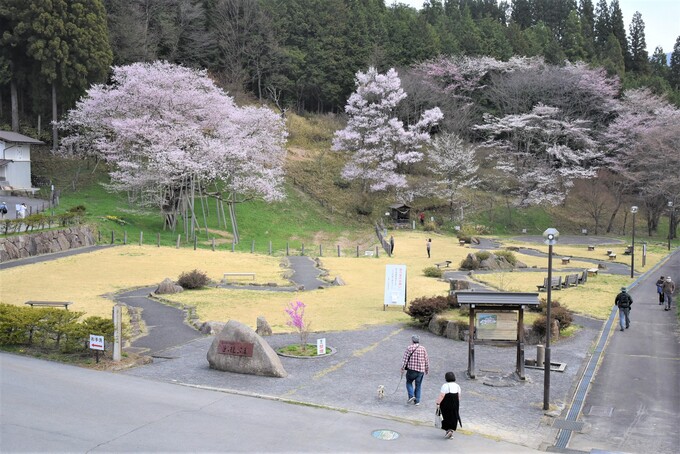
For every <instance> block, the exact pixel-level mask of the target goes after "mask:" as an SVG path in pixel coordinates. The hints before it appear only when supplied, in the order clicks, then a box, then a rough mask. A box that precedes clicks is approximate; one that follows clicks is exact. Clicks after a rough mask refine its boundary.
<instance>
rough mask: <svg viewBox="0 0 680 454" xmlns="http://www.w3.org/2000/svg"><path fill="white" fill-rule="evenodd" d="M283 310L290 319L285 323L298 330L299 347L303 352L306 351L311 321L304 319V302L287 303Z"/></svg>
mask: <svg viewBox="0 0 680 454" xmlns="http://www.w3.org/2000/svg"><path fill="white" fill-rule="evenodd" d="M284 310H285V311H286V314H288V317H290V320H288V321H287V322H286V325H288V326H290V327H292V328H295V329H296V330H297V331H298V334H300V348H301V349H302V351H303V352H304V351H306V350H307V338H308V337H309V326H310V325H311V322H308V321H305V303H303V302H302V301H295V302H294V303H288V306H287V307H286V309H284Z"/></svg>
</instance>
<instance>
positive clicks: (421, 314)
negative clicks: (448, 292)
mask: <svg viewBox="0 0 680 454" xmlns="http://www.w3.org/2000/svg"><path fill="white" fill-rule="evenodd" d="M455 304H456V300H455V298H452V297H451V296H424V297H421V298H416V299H414V300H413V301H411V302H410V303H409V306H408V310H407V311H406V313H407V314H408V315H410V316H411V317H413V318H414V319H416V320H417V321H418V322H419V323H420V324H422V325H427V324H428V323H430V320H432V317H434V316H435V315H436V314H439V313H440V312H444V311H445V310H447V309H449V308H450V307H454V305H455Z"/></svg>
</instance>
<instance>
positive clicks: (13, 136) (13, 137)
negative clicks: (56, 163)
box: [0, 131, 45, 145]
mask: <svg viewBox="0 0 680 454" xmlns="http://www.w3.org/2000/svg"><path fill="white" fill-rule="evenodd" d="M0 140H2V141H3V142H12V143H28V144H35V145H42V144H44V143H45V142H43V141H41V140H38V139H34V138H32V137H28V136H25V135H23V134H19V133H18V132H12V131H0Z"/></svg>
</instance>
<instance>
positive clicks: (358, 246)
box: [357, 244, 359, 257]
mask: <svg viewBox="0 0 680 454" xmlns="http://www.w3.org/2000/svg"><path fill="white" fill-rule="evenodd" d="M357 257H359V245H358V244H357Z"/></svg>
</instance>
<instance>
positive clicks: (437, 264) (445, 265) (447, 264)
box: [434, 260, 451, 268]
mask: <svg viewBox="0 0 680 454" xmlns="http://www.w3.org/2000/svg"><path fill="white" fill-rule="evenodd" d="M450 264H451V260H444V261H443V262H439V263H435V264H434V266H436V267H437V268H442V267H444V268H448V267H449V265H450Z"/></svg>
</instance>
